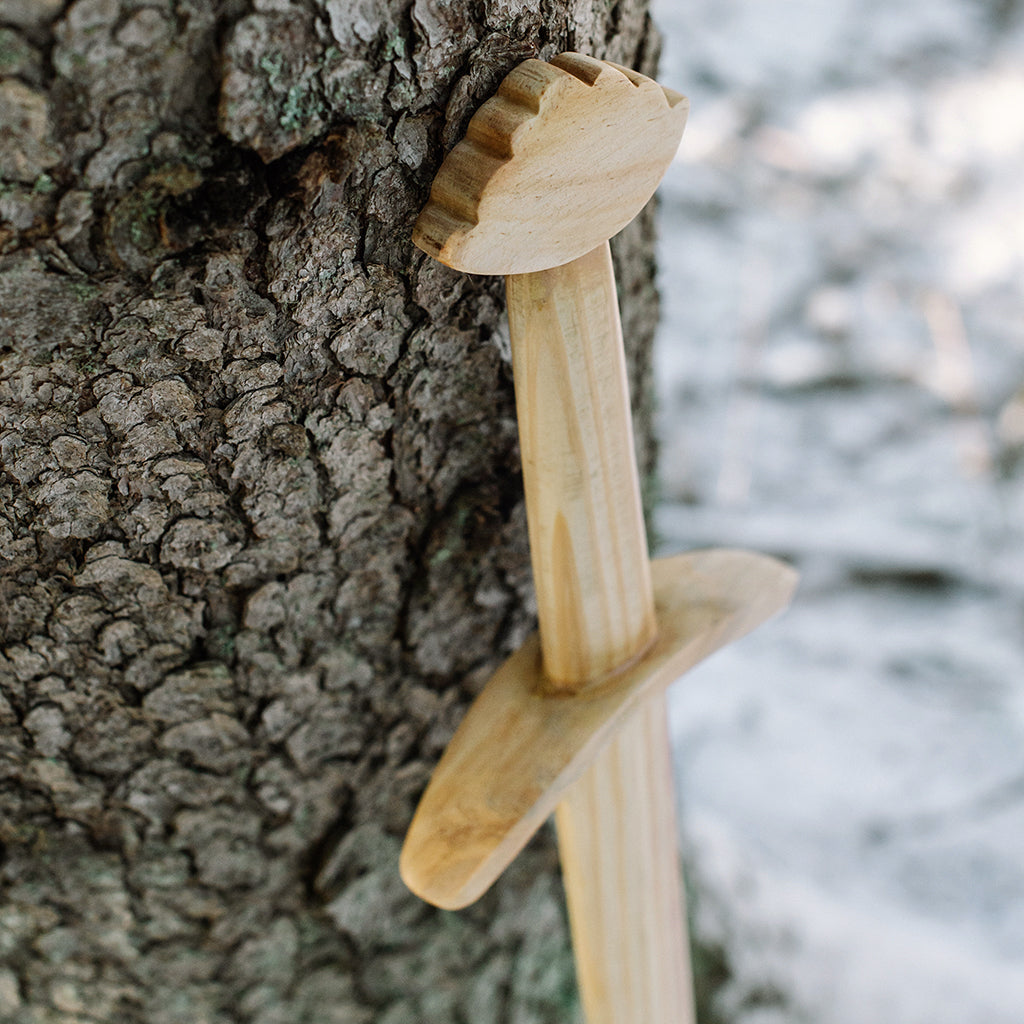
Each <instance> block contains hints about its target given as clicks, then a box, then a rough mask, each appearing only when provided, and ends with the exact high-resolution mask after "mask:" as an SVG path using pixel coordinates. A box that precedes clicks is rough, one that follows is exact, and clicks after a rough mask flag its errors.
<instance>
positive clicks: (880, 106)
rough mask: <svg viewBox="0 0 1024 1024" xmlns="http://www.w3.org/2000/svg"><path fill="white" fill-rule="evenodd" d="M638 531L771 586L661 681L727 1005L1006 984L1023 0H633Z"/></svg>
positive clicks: (1013, 842) (990, 1008) (783, 1011)
mask: <svg viewBox="0 0 1024 1024" xmlns="http://www.w3.org/2000/svg"><path fill="white" fill-rule="evenodd" d="M655 14H656V18H657V20H658V22H659V24H660V26H661V28H662V30H663V32H664V34H665V51H664V58H663V62H662V72H661V76H660V77H661V80H662V81H663V82H664V83H665V84H666V85H669V86H671V87H673V88H677V89H680V90H681V91H683V92H686V93H687V94H688V95H689V96H690V99H691V103H692V115H691V120H690V124H689V125H688V127H687V132H686V135H685V137H684V141H683V146H682V149H681V150H680V154H679V157H678V158H677V160H676V163H675V164H674V165H673V167H672V169H671V171H670V173H669V175H668V177H667V178H666V182H665V185H664V187H663V189H662V208H661V209H662V243H661V254H660V262H661V274H662V281H661V285H662V293H663V300H664V323H663V327H662V333H661V337H660V339H659V343H658V348H657V352H656V379H657V386H658V390H659V399H660V403H661V422H660V433H661V436H662V465H661V476H662V500H661V502H660V505H659V508H658V509H657V512H656V524H657V529H658V532H659V536H660V547H661V550H662V551H663V552H664V553H668V552H672V551H677V550H681V549H685V548H691V547H699V546H707V545H735V546H745V547H752V548H756V549H758V550H764V551H768V552H770V553H774V554H777V555H779V556H780V557H783V558H786V559H788V560H789V561H791V562H793V563H794V564H795V565H796V566H797V567H798V568H799V569H800V571H801V573H802V577H803V582H802V585H801V588H800V591H799V592H798V595H797V597H796V600H795V602H794V605H793V607H792V608H791V609H790V610H789V611H788V612H786V613H785V615H783V616H782V617H780V618H778V619H776V620H773V621H772V622H770V623H768V624H767V625H765V626H763V627H762V628H761V629H760V630H759V631H757V632H756V633H754V634H753V635H751V636H750V637H749V638H747V639H746V640H744V641H742V642H741V643H739V644H736V645H734V646H732V647H730V648H728V649H727V650H725V651H723V652H721V653H720V654H718V655H716V656H715V657H714V658H713V659H711V660H710V661H709V662H707V663H706V664H705V665H703V666H701V667H700V668H698V669H697V670H695V671H694V672H692V673H691V674H690V675H688V676H687V677H686V678H685V679H684V680H682V681H680V682H679V683H678V684H676V686H675V687H674V688H673V690H672V694H671V702H670V703H671V715H672V724H673V732H674V738H675V741H676V755H677V765H678V771H679V780H680V792H681V801H682V817H683V832H684V836H683V842H684V848H685V851H686V857H687V864H688V870H689V872H690V881H691V888H692V890H693V894H694V895H693V906H692V912H693V917H694V930H695V935H696V937H697V938H698V940H699V941H700V942H701V944H702V945H703V946H704V947H705V948H711V949H714V948H717V949H720V950H721V951H722V954H723V956H724V959H725V964H726V965H727V973H726V974H725V976H724V977H723V979H722V980H721V983H720V985H719V987H718V989H717V992H716V994H715V997H714V999H715V1008H716V1010H717V1012H718V1013H719V1014H720V1015H721V1017H722V1019H724V1020H728V1021H730V1022H736V1024H776V1022H778V1024H782V1022H783V1021H785V1022H789V1024H792V1022H803V1021H808V1022H811V1021H813V1022H815V1024H854V1022H857V1024H860V1022H863V1021H867V1020H882V1021H885V1022H886V1024H923V1022H926V1021H927V1022H928V1024H945V1022H949V1024H954V1022H955V1024H1020V1022H1021V1021H1022V1020H1024V628H1022V627H1024V290H1022V286H1021V283H1022V282H1024V10H1022V7H1021V5H1019V4H999V3H993V4H987V5H986V4H978V3H971V2H967V0H931V2H929V3H927V4H925V3H922V2H920V0H885V2H882V0H857V2H854V0H835V2H833V3H830V4H820V3H813V2H811V0H798V2H797V0H790V2H789V3H765V2H764V0H760V2H758V0H688V2H687V3H685V4H683V3H678V4H674V3H671V2H670V0H660V2H656V3H655Z"/></svg>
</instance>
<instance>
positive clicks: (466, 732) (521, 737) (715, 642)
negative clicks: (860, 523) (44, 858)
mask: <svg viewBox="0 0 1024 1024" xmlns="http://www.w3.org/2000/svg"><path fill="white" fill-rule="evenodd" d="M652 570H653V573H652V575H653V579H654V593H655V607H656V611H657V619H658V626H659V629H658V638H657V640H656V641H655V643H654V645H653V646H652V647H651V648H650V649H649V650H648V652H647V653H646V654H645V655H644V657H643V658H642V659H641V660H640V661H639V662H635V663H633V664H632V665H630V666H627V668H626V669H625V670H623V671H622V672H621V673H618V674H616V675H614V676H612V677H611V678H609V679H606V680H605V681H604V682H603V683H602V684H601V685H598V686H595V687H592V688H590V687H588V688H586V689H585V690H583V691H582V692H580V693H577V694H574V695H572V696H563V695H559V694H557V693H553V692H552V691H551V689H550V687H548V686H547V684H546V681H545V676H544V672H543V668H542V665H541V651H540V641H539V638H538V637H537V636H536V635H534V636H533V637H532V638H531V639H530V640H528V641H527V642H526V643H525V644H524V645H523V647H522V648H520V650H519V651H517V652H516V653H515V654H514V655H512V657H511V658H510V659H509V660H508V661H506V662H505V664H504V665H503V666H502V667H501V668H500V669H499V670H498V672H497V673H496V674H495V675H494V676H493V677H492V678H491V680H490V681H489V682H488V684H487V685H486V687H485V688H484V690H483V692H482V693H481V694H480V696H479V697H477V699H476V701H475V702H474V703H473V705H472V707H471V708H470V709H469V712H468V713H467V715H466V717H465V719H464V720H463V721H462V724H461V725H460V726H459V728H458V730H457V731H456V733H455V736H454V737H453V738H452V741H451V743H450V744H449V746H448V749H447V750H446V751H445V754H444V756H443V757H442V758H441V761H440V762H439V763H438V766H437V768H436V769H435V771H434V775H433V778H432V779H431V782H430V785H429V786H428V787H427V790H426V792H425V793H424V795H423V798H422V800H421V802H420V805H419V808H418V810H417V812H416V816H415V818H414V819H413V822H412V825H411V826H410V828H409V833H408V835H407V836H406V841H405V846H404V848H403V851H402V858H401V871H402V877H403V879H404V880H405V882H406V884H407V885H408V886H409V888H410V889H412V890H413V892H415V893H417V894H418V895H419V896H421V897H422V898H423V899H425V900H427V901H429V902H430V903H434V904H436V905H437V906H441V907H445V908H447V909H452V910H454V909H458V908H460V907H464V906H467V905H468V904H470V903H472V902H473V901H474V900H475V899H477V898H479V897H480V896H481V895H482V894H483V893H484V892H485V891H486V890H487V888H488V886H490V885H491V883H492V882H493V881H494V880H495V879H496V878H497V877H498V875H500V874H501V872H502V871H503V870H504V869H505V867H506V866H507V865H508V864H509V863H510V862H511V861H512V860H513V858H514V857H515V856H516V854H517V853H518V852H519V851H520V850H521V849H522V848H523V846H525V845H526V843H527V841H528V840H529V839H530V837H531V836H532V835H533V833H534V832H535V831H536V830H537V829H538V828H539V827H540V826H541V825H542V824H543V823H544V821H545V820H546V819H547V818H548V816H549V815H550V814H551V813H552V812H553V811H554V809H555V806H556V804H557V803H558V802H559V800H560V799H561V798H562V795H563V794H564V793H565V791H566V789H567V788H568V787H569V785H570V784H571V783H573V782H574V781H576V779H578V778H579V777H580V775H582V773H583V771H584V770H585V769H586V768H587V767H588V765H590V764H591V763H592V762H593V761H594V758H595V756H596V754H597V752H598V751H599V750H600V749H601V748H602V747H603V746H604V745H605V744H606V743H607V742H608V740H610V739H611V737H612V735H613V734H614V733H615V731H616V730H617V729H618V727H619V725H620V724H621V723H622V722H623V721H624V719H625V718H626V717H627V716H628V715H629V714H630V713H631V712H632V711H634V710H636V709H637V708H638V707H639V706H640V704H641V702H642V701H643V700H644V698H645V697H648V696H653V695H655V694H659V695H660V694H661V693H662V692H663V691H664V690H665V689H666V688H667V687H668V685H669V684H670V683H672V682H673V681H675V680H676V679H678V678H679V677H680V676H681V675H682V674H683V673H684V672H686V671H687V670H688V669H690V668H692V667H693V666H694V665H696V664H697V663H698V662H699V661H701V660H702V659H703V658H706V657H707V656H708V655H709V654H711V653H712V652H713V651H715V650H717V649H718V648H720V647H723V646H724V645H725V644H727V643H729V642H730V641H732V640H735V639H737V638H738V637H740V636H743V635H744V634H745V633H748V632H749V631H750V630H751V629H753V628H754V627H755V626H757V625H758V624H759V623H761V622H763V621H764V620H765V619H767V618H769V617H771V616H772V615H773V614H775V613H776V612H778V611H780V610H781V609H782V608H783V607H785V605H786V604H787V603H788V602H789V599H790V597H791V595H792V592H793V589H794V587H795V584H796V573H795V572H794V571H793V570H792V569H791V568H789V567H788V566H786V565H783V564H782V563H781V562H778V561H776V560H775V559H773V558H769V557H767V556H764V555H757V554H751V553H748V552H743V551H730V550H712V551H702V552H692V553H689V554H685V555H677V556H676V557H674V558H669V559H660V560H657V561H655V562H654V563H652ZM673 849H674V844H673Z"/></svg>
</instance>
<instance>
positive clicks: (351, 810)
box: [0, 0, 657, 1024]
mask: <svg viewBox="0 0 1024 1024" xmlns="http://www.w3.org/2000/svg"><path fill="white" fill-rule="evenodd" d="M538 8H539V9H538ZM566 49H578V50H582V51H585V52H588V53H592V54H594V55H595V56H598V57H606V58H608V59H611V60H614V61H617V62H619V63H622V64H626V65H630V66H633V67H637V68H638V69H640V70H641V71H643V72H645V73H647V74H653V73H654V70H655V69H654V64H655V61H656V51H657V41H656V36H655V34H654V32H653V29H652V28H651V25H650V22H649V18H648V15H647V12H646V4H645V2H644V0H620V2H618V3H615V4H612V3H607V2H605V0H545V2H544V3H542V4H540V5H533V4H525V3H520V2H518V0H485V2H483V3H479V4H457V3H444V2H442V0H415V2H414V3H412V2H410V0H306V2H302V3H291V2H289V0H253V2H252V3H251V4H250V3H247V2H245V0H221V2H218V3H212V2H208V0H156V2H154V0H147V2H145V3H142V2H139V3H136V2H134V0H77V2H74V3H71V4H64V3H62V2H61V0H4V2H3V4H2V5H0V176H2V179H3V180H2V182H0V323H2V329H0V640H2V644H3V653H2V655H0V1020H3V1021H5V1022H8V1021H9V1022H12V1024H50V1022H61V1024H64V1022H67V1024H71V1022H75V1024H89V1022H104V1024H105V1022H113V1021H117V1022H118V1024H134V1022H146V1024H185V1022H187V1024H207V1022H209V1024H221V1022H240V1021H245V1022H253V1024H303V1022H310V1024H314V1022H315V1024H321V1022H323V1024H368V1022H371V1021H373V1022H380V1024H407V1022H408V1024H413V1022H428V1024H429V1022H435V1021H436V1022H438V1024H441V1022H444V1024H451V1022H458V1021H467V1022H468V1021H472V1022H473V1024H501V1022H510V1024H511V1022H515V1024H533V1022H537V1024H546V1022H552V1024H554V1022H555V1021H559V1022H565V1021H567V1020H569V1019H571V1018H572V1016H573V1011H572V1009H571V1008H572V1006H573V1005H574V1003H575V993H574V979H573V972H572V963H571V957H570V954H569V951H568V937H567V929H566V925H565V921H564V915H563V909H562V903H561V890H560V885H559V883H558V881H557V865H556V859H555V856H554V854H553V850H552V845H551V841H550V838H549V837H547V836H542V837H541V838H540V839H539V841H537V842H536V843H535V844H533V846H531V848H530V849H529V850H528V851H527V852H526V853H525V854H524V855H523V857H521V858H520V860H519V861H518V862H517V863H516V864H515V865H514V866H513V868H512V869H511V870H510V871H509V872H508V873H507V875H506V876H505V877H504V878H503V879H502V880H501V881H500V883H499V884H498V885H497V886H496V887H495V889H494V890H493V891H492V893H490V894H489V895H488V896H487V897H485V899H484V900H483V901H482V902H481V903H480V904H478V905H477V906H475V907H474V908H472V909H470V910H468V911H466V912H464V913H461V914H458V915H450V914H441V913H440V912H437V911H434V910H432V909H431V908H429V907H427V906H426V905H424V904H422V903H420V902H418V901H417V900H416V899H415V898H414V897H412V896H411V895H410V894H409V893H407V892H406V891H405V890H404V888H403V887H402V885H401V883H400V881H399V878H398V872H397V855H398V849H399V845H400V842H401V837H402V835H403V833H404V831H405V828H406V826H407V824H408V822H409V819H410V817H411V815H412V810H413V807H414V805H415V802H416V799H417V797H418V795H419V792H420V791H421V789H422V787H423V786H424V784H425V783H426V780H427V777H428V775H429V773H430V770H431V767H432V766H433V764H434V763H435V762H436V760H437V758H438V757H439V755H440V753H441V751H442V750H443V748H444V746H445V744H446V742H447V740H448V738H449V737H450V735H451V733H452V731H453V729H454V727H455V725H456V723H457V722H458V720H459V718H460V716H461V714H462V712H463V710H464V709H465V707H466V705H467V703H468V702H469V701H470V700H471V698H472V696H473V695H474V694H475V693H476V692H477V691H478V690H479V688H480V686H481V685H482V684H483V682H484V681H485V679H486V678H487V677H488V676H489V674H490V673H491V672H492V671H493V669H494V668H495V666H496V665H497V664H498V663H499V662H500V661H501V659H503V658H504V657H505V656H507V655H508V654H509V653H511V652H512V651H513V650H514V649H515V648H516V647H517V646H518V645H519V643H520V642H521V641H522V639H523V637H524V636H525V635H526V633H527V632H528V631H529V629H531V628H532V604H531V602H532V589H531V580H530V570H529V560H528V551H527V545H526V534H525V516H524V510H523V505H522V494H521V479H520V476H519V466H518V449H517V438H516V428H515V418H514V408H513V401H512V385H511V371H510V366H509V354H508V351H507V328H506V327H505V326H504V321H503V301H504V299H503V288H502V284H501V282H500V281H499V280H496V279H490V278H470V277H467V276H464V275H459V274H456V273H454V272H451V271H449V270H447V269H446V268H443V267H441V266H439V265H438V264H436V263H434V262H432V261H431V260H429V259H427V258H426V257H424V256H423V255H422V254H421V253H419V252H418V251H417V250H416V249H414V248H413V246H412V245H411V243H410V241H409V235H410V229H411V226H412V223H413V221H414V219H415V216H416V214H417V212H418V210H419V208H420V207H421V205H422V204H423V202H424V201H425V198H426V195H427V193H428V191H429V185H430V181H431V179H432V177H433V174H434V172H435V171H436V169H437V167H438V165H439V163H440V160H441V158H442V156H443V154H444V151H445V149H446V148H447V147H450V146H451V145H452V144H453V143H454V142H455V141H456V139H457V138H458V137H459V135H460V134H461V132H462V130H463V129H464V127H465V124H466V122H467V120H468V118H469V116H470V115H471V114H472V112H473V110H474V109H475V107H476V105H478V104H479V102H481V101H482V100H483V99H484V98H485V97H486V96H487V95H488V94H489V92H490V91H492V90H493V89H494V88H495V87H496V85H497V84H498V82H499V81H500V80H501V78H502V77H503V75H504V74H505V73H506V72H507V71H509V70H510V69H511V68H512V67H513V66H514V65H515V64H516V63H518V62H519V61H521V60H523V59H525V58H526V57H529V56H534V55H540V56H542V57H550V56H553V55H554V54H556V53H558V52H560V51H562V50H566ZM615 249H616V257H617V261H618V272H619V283H620V291H621V297H622V311H623V321H624V329H625V333H626V336H627V339H628V345H629V350H630V355H631V360H632V364H633V365H632V379H633V381H634V392H635V393H634V407H635V409H636V410H637V419H638V423H637V437H638V438H639V444H640V448H641V451H640V453H639V454H640V461H641V466H642V467H643V468H644V469H646V470H648V471H649V470H650V467H651V461H652V449H651V444H650V436H651V434H650V416H649V410H650V403H649V401H648V399H647V393H648V391H647V382H648V378H649V372H648V363H647V356H648V354H649V350H650V342H651V337H652V332H653V326H654V320H655V317H656V297H655V295H654V291H653V257H652V229H651V220H650V216H649V215H644V216H643V217H641V218H640V219H639V220H638V222H636V223H635V224H634V225H633V226H631V227H630V228H629V229H627V231H626V232H624V233H623V235H622V236H621V237H620V238H619V239H618V240H617V243H616V247H615Z"/></svg>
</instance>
